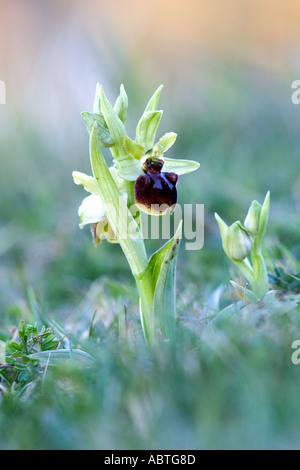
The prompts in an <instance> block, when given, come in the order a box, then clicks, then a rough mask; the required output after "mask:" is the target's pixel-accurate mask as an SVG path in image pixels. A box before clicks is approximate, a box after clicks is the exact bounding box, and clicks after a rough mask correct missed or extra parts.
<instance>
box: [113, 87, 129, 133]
mask: <svg viewBox="0 0 300 470" xmlns="http://www.w3.org/2000/svg"><path fill="white" fill-rule="evenodd" d="M127 109H128V97H127V94H126V91H125V88H124V86H123V85H121V86H120V94H119V96H118V98H117V100H116V103H115V106H114V110H115V112H116V113H117V115H118V117H119V118H120V120H121V121H122V122H123V124H125V121H126V117H127Z"/></svg>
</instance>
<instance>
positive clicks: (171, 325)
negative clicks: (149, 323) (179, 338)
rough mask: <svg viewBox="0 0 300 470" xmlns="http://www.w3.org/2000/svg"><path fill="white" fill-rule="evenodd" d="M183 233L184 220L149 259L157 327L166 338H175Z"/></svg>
mask: <svg viewBox="0 0 300 470" xmlns="http://www.w3.org/2000/svg"><path fill="white" fill-rule="evenodd" d="M181 234H182V221H181V222H180V224H179V226H178V228H177V231H176V233H175V235H174V237H173V238H171V240H169V241H168V242H167V243H166V244H165V245H164V246H163V247H162V248H161V249H160V250H158V251H157V252H156V253H154V254H153V255H152V256H151V258H150V260H149V268H150V270H151V271H152V279H153V284H154V300H153V310H154V315H155V319H156V323H157V327H159V328H160V331H161V333H162V335H163V337H164V338H174V333H175V319H176V302H175V269H176V259H177V253H178V247H179V243H180V239H181Z"/></svg>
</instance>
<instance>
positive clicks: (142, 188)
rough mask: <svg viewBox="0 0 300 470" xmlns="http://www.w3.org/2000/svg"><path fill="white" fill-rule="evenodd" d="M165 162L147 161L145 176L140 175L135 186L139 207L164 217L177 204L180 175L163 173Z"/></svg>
mask: <svg viewBox="0 0 300 470" xmlns="http://www.w3.org/2000/svg"><path fill="white" fill-rule="evenodd" d="M163 164H164V162H163V160H161V159H159V158H155V159H151V158H149V159H147V160H146V161H145V163H144V165H143V171H144V174H143V175H140V176H139V177H138V178H137V180H136V182H135V185H134V196H135V203H136V205H137V207H138V208H139V209H140V210H142V211H143V212H146V213H148V214H152V215H163V214H165V213H166V211H167V210H168V209H169V208H171V210H174V209H175V206H176V203H177V189H176V184H177V182H178V175H177V174H176V173H167V172H162V171H161V170H162V168H163Z"/></svg>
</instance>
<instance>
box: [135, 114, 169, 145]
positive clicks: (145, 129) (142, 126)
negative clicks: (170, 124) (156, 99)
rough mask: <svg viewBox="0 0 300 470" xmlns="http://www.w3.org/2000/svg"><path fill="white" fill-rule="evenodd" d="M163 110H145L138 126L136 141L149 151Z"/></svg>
mask: <svg viewBox="0 0 300 470" xmlns="http://www.w3.org/2000/svg"><path fill="white" fill-rule="evenodd" d="M162 114H163V111H145V112H144V114H143V116H142V117H141V119H140V120H139V122H138V125H137V127H136V139H135V140H136V142H137V143H138V144H140V145H143V146H144V147H145V150H146V151H148V150H150V149H152V147H153V145H154V141H155V135H156V131H157V128H158V125H159V123H160V120H161V117H162Z"/></svg>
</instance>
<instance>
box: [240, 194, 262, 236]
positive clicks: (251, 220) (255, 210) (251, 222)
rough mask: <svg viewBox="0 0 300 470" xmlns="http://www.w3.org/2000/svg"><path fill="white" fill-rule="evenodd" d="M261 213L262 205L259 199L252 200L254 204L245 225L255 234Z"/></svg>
mask: <svg viewBox="0 0 300 470" xmlns="http://www.w3.org/2000/svg"><path fill="white" fill-rule="evenodd" d="M260 214H261V205H260V204H259V202H257V201H252V204H251V206H250V208H249V210H248V214H247V216H246V218H245V222H244V227H245V229H246V230H247V231H248V232H249V233H252V234H253V235H256V234H257V232H258V228H259V219H260Z"/></svg>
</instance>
